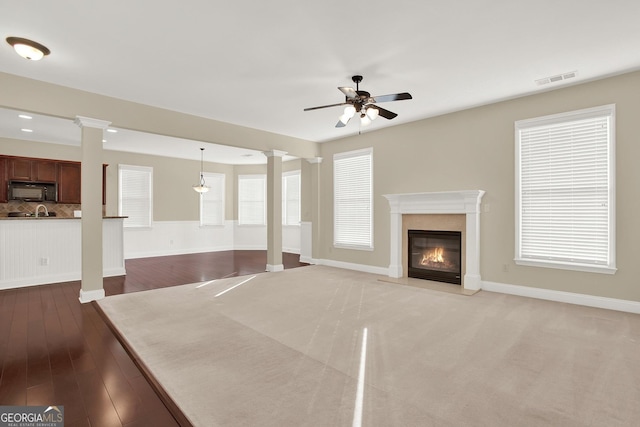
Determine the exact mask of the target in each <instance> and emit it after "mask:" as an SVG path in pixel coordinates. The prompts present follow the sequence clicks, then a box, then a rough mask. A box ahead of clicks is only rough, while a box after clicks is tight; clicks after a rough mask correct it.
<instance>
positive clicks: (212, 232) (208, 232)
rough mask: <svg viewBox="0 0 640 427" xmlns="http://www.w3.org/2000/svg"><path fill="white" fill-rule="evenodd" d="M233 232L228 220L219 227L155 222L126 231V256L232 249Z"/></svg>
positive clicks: (189, 222) (231, 223) (183, 222)
mask: <svg viewBox="0 0 640 427" xmlns="http://www.w3.org/2000/svg"><path fill="white" fill-rule="evenodd" d="M233 229H234V224H233V221H225V224H224V225H219V226H200V222H199V221H155V222H154V223H153V226H152V227H151V228H139V229H136V228H125V229H124V248H125V249H124V257H125V259H131V258H148V257H154V256H165V255H180V254H191V253H199V252H215V251H228V250H232V249H234V246H233V241H234V231H233ZM265 247H266V246H265Z"/></svg>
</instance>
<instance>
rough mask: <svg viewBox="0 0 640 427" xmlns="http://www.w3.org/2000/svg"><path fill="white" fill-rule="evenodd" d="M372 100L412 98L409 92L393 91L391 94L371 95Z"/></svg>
mask: <svg viewBox="0 0 640 427" xmlns="http://www.w3.org/2000/svg"><path fill="white" fill-rule="evenodd" d="M373 99H374V102H390V101H402V100H403V99H413V97H412V96H411V94H410V93H408V92H402V93H394V94H391V95H380V96H374V97H373Z"/></svg>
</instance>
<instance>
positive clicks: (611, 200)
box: [514, 104, 617, 274]
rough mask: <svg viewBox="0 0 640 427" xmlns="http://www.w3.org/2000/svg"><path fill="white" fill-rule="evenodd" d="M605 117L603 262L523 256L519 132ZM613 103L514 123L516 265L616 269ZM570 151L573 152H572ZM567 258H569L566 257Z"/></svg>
mask: <svg viewBox="0 0 640 427" xmlns="http://www.w3.org/2000/svg"><path fill="white" fill-rule="evenodd" d="M596 118H607V120H608V139H607V151H608V155H607V183H608V188H607V189H608V195H607V200H608V202H607V203H608V206H607V217H608V218H607V219H608V223H607V228H608V229H607V247H608V250H607V252H608V256H607V261H606V263H597V262H596V260H592V261H591V262H578V261H572V260H571V259H562V260H559V259H542V258H541V257H537V258H536V257H533V258H532V257H526V255H524V254H523V252H522V244H523V236H522V233H523V223H522V216H523V200H522V199H523V194H522V150H521V148H522V147H521V145H522V143H521V135H522V133H521V131H523V130H527V129H532V128H537V127H551V126H554V125H559V124H563V123H572V122H579V121H583V120H588V119H596ZM615 128H616V126H615V104H609V105H603V106H599V107H593V108H587V109H582V110H576V111H570V112H565V113H559V114H553V115H548V116H543V117H537V118H533V119H526V120H519V121H516V122H515V181H516V182H515V228H516V229H515V258H514V261H515V263H516V264H518V265H524V266H532V267H545V268H556V269H564V270H573V271H584V272H593V273H603V274H614V273H615V272H616V271H617V269H616V222H615V218H616V203H615V193H616V192H615V163H616V162H615V160H616V157H615V141H616V136H615ZM572 153H574V151H572ZM567 258H570V257H569V256H568V257H567Z"/></svg>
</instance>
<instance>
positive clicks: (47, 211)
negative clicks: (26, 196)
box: [36, 205, 49, 218]
mask: <svg viewBox="0 0 640 427" xmlns="http://www.w3.org/2000/svg"><path fill="white" fill-rule="evenodd" d="M40 207H43V208H44V216H49V209H47V207H46V206H45V205H38V206H36V218H38V211H39V210H40Z"/></svg>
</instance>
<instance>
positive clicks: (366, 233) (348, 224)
mask: <svg viewBox="0 0 640 427" xmlns="http://www.w3.org/2000/svg"><path fill="white" fill-rule="evenodd" d="M372 175H373V150H372V149H371V148H368V149H365V150H358V151H350V152H346V153H339V154H335V155H334V156H333V209H334V215H333V216H334V220H333V244H334V246H336V247H345V248H351V249H364V250H372V249H373V207H372V193H373V179H372Z"/></svg>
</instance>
